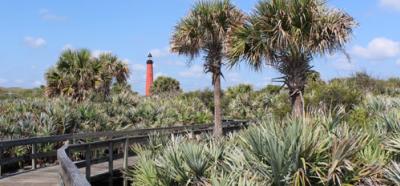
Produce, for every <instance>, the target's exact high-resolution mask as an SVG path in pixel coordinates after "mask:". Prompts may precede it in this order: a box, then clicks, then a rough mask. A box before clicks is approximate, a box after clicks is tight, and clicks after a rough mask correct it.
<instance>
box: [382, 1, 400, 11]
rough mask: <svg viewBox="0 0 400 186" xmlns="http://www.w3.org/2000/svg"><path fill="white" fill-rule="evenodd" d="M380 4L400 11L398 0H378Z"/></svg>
mask: <svg viewBox="0 0 400 186" xmlns="http://www.w3.org/2000/svg"><path fill="white" fill-rule="evenodd" d="M379 2H380V4H381V6H383V7H386V8H392V9H395V10H399V11H400V0H380V1H379Z"/></svg>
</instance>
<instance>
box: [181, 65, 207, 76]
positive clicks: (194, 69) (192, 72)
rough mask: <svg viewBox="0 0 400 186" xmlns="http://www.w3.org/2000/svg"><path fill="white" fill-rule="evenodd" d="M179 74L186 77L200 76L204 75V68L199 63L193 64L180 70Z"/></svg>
mask: <svg viewBox="0 0 400 186" xmlns="http://www.w3.org/2000/svg"><path fill="white" fill-rule="evenodd" d="M179 75H180V76H182V77H186V78H200V77H203V76H204V70H203V67H202V66H200V65H193V66H191V67H190V68H189V69H187V70H185V71H183V72H180V73H179Z"/></svg>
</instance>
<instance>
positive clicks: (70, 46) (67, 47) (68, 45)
mask: <svg viewBox="0 0 400 186" xmlns="http://www.w3.org/2000/svg"><path fill="white" fill-rule="evenodd" d="M67 49H71V50H74V49H75V48H74V46H72V45H71V44H69V43H67V44H65V45H64V46H63V48H62V50H67Z"/></svg>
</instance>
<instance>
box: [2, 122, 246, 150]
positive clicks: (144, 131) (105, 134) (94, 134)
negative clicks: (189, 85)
mask: <svg viewBox="0 0 400 186" xmlns="http://www.w3.org/2000/svg"><path fill="white" fill-rule="evenodd" d="M239 123H246V121H224V123H223V124H224V125H237V124H239ZM210 126H212V124H207V125H204V124H203V125H201V124H200V125H199V124H197V125H183V126H172V127H160V128H147V129H133V130H127V131H104V132H91V133H74V134H63V135H55V136H46V137H32V138H24V139H15V140H5V141H0V147H4V148H6V147H11V146H21V145H30V144H36V143H51V142H59V141H66V140H72V139H84V138H100V137H118V136H124V135H140V134H147V133H149V132H156V131H171V130H172V131H173V130H184V129H187V130H193V129H199V128H207V127H210Z"/></svg>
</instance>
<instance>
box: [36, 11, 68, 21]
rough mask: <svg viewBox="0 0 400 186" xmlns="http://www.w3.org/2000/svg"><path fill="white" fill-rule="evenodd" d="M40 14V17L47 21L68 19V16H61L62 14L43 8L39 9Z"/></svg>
mask: <svg viewBox="0 0 400 186" xmlns="http://www.w3.org/2000/svg"><path fill="white" fill-rule="evenodd" d="M39 15H40V18H41V19H43V20H45V21H65V20H67V17H66V16H60V15H56V14H53V13H52V12H50V11H49V10H48V9H41V10H40V11H39Z"/></svg>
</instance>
